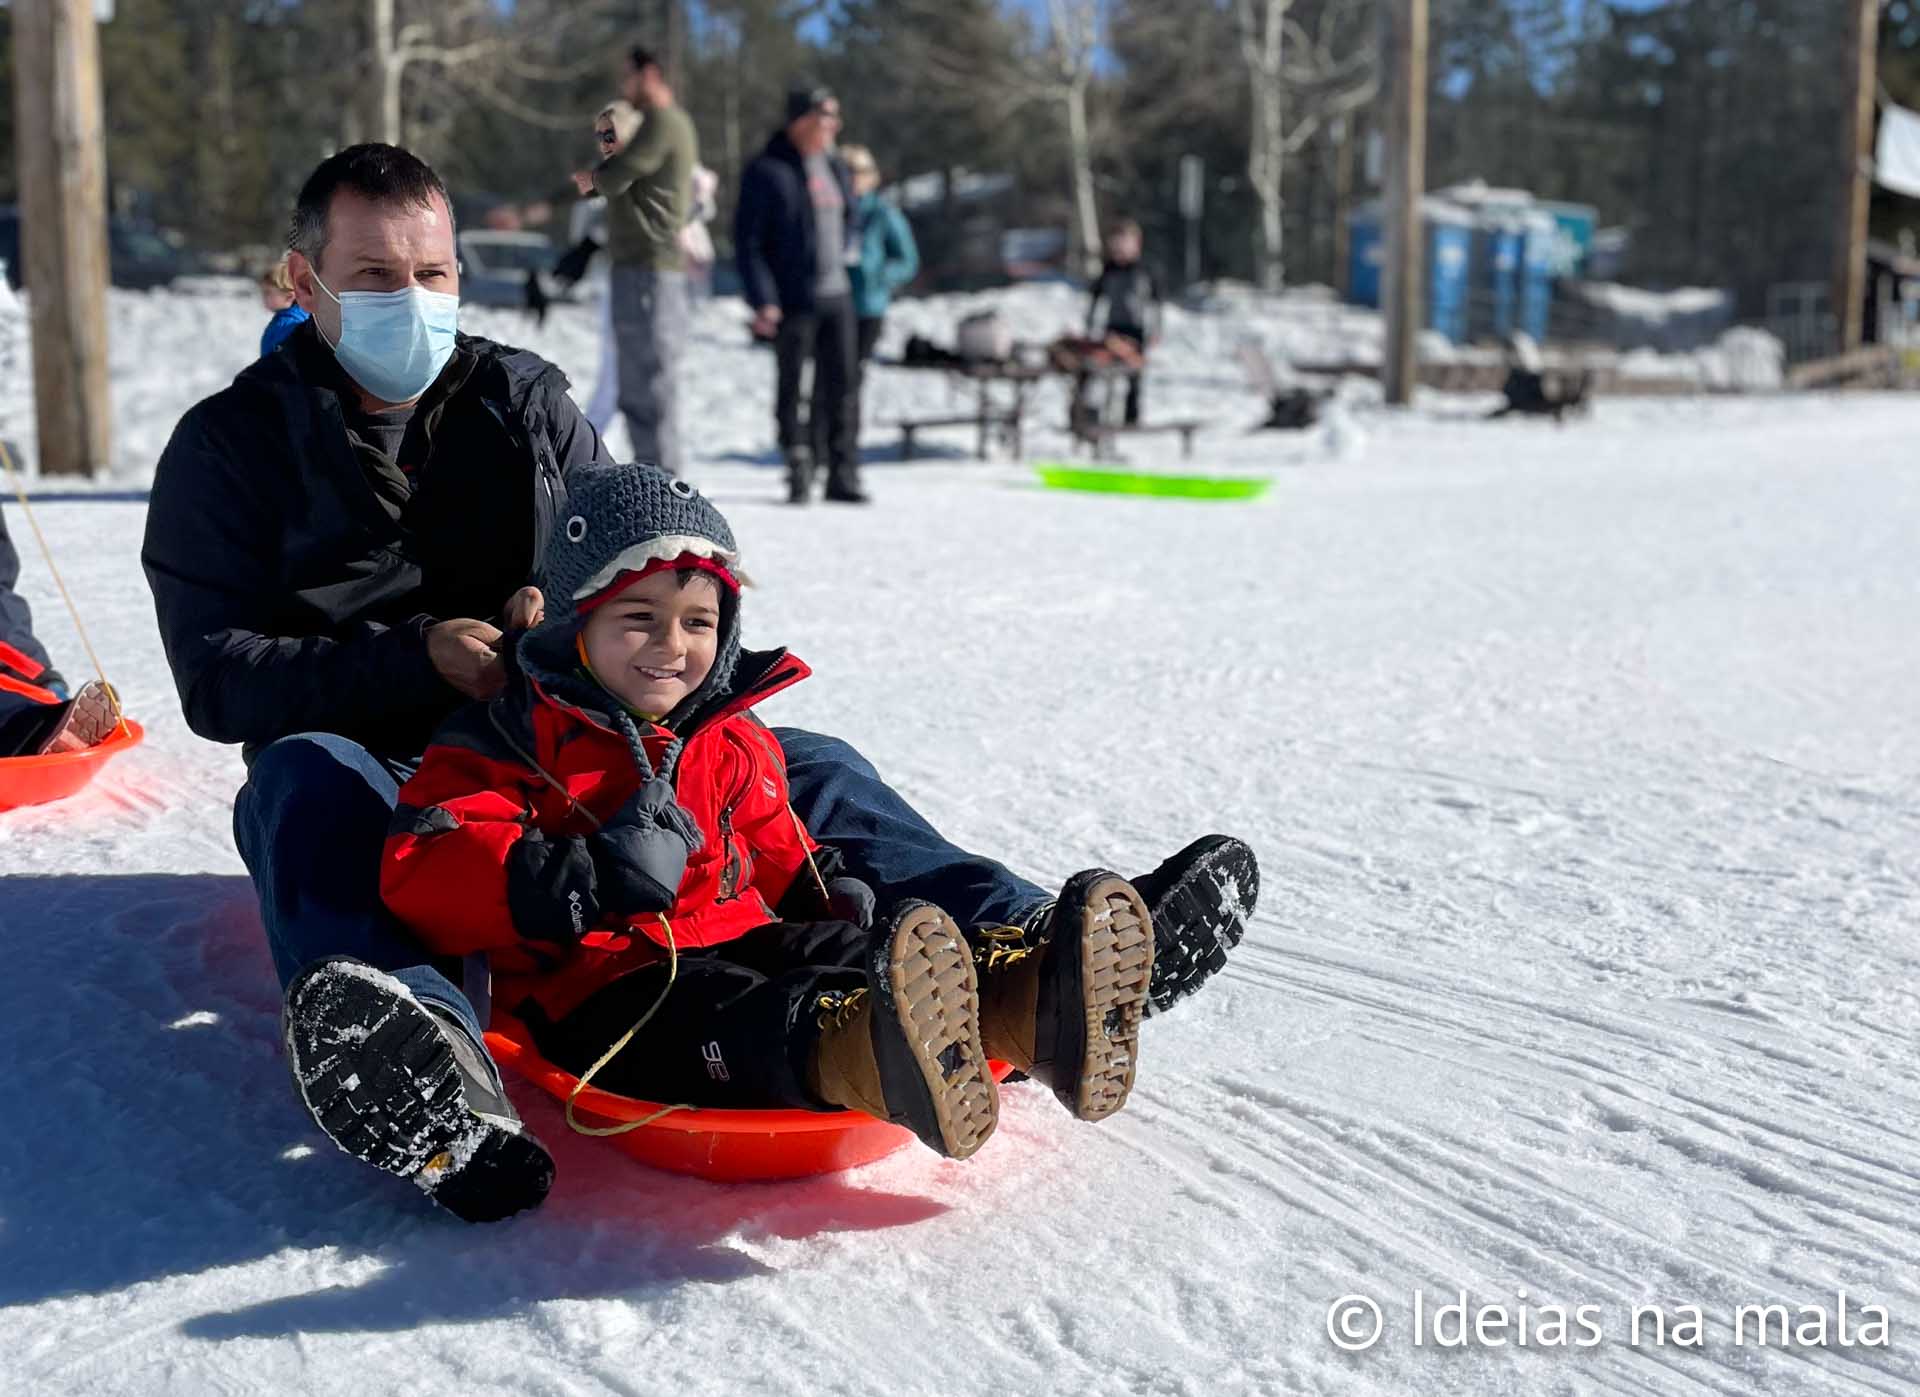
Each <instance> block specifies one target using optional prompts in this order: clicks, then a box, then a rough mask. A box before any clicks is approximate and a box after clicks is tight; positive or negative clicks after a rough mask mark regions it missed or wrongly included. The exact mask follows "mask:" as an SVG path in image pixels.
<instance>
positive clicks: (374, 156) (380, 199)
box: [287, 142, 453, 266]
mask: <svg viewBox="0 0 1920 1397" xmlns="http://www.w3.org/2000/svg"><path fill="white" fill-rule="evenodd" d="M343 189H350V190H352V191H353V192H354V193H355V194H358V195H359V196H360V197H361V198H363V199H367V200H369V201H371V202H373V203H376V204H408V205H413V206H416V207H419V208H428V209H430V208H432V207H433V201H434V199H435V198H436V197H438V198H439V199H440V200H441V201H442V202H444V203H445V204H446V206H447V217H448V218H449V219H451V218H452V217H453V200H452V199H450V198H448V197H447V187H446V185H444V184H442V183H441V182H440V176H438V175H436V174H435V173H434V172H433V168H432V167H431V166H430V165H428V164H427V162H426V161H424V160H422V159H421V158H420V157H419V156H417V155H415V154H414V153H413V152H412V151H407V150H402V149H400V147H399V146H389V145H381V144H379V143H377V142H369V143H368V144H366V145H357V146H348V147H347V148H346V149H345V150H343V151H341V152H340V153H339V154H338V155H330V156H328V157H327V158H326V159H325V160H322V161H321V162H320V168H319V169H317V170H315V171H314V172H313V173H312V174H310V175H308V176H307V182H306V183H305V184H303V185H301V186H300V197H299V199H298V200H296V201H295V202H294V206H293V221H292V223H291V224H289V225H288V228H287V248H288V250H289V251H291V252H297V253H299V254H300V255H301V256H303V257H305V258H306V259H307V260H308V261H309V262H312V263H314V264H315V265H316V266H317V265H318V264H319V262H320V258H321V256H322V255H323V254H324V253H325V252H326V250H327V212H328V210H330V209H331V208H332V207H333V196H334V195H336V194H338V193H339V192H340V191H341V190H343Z"/></svg>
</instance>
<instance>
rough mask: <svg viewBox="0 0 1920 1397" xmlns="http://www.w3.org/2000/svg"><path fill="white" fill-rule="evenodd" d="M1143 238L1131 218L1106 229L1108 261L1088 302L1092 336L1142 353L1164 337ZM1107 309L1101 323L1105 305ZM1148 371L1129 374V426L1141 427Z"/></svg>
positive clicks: (1101, 270)
mask: <svg viewBox="0 0 1920 1397" xmlns="http://www.w3.org/2000/svg"><path fill="white" fill-rule="evenodd" d="M1142 247H1143V238H1142V235H1141V232H1140V225H1139V224H1138V223H1136V222H1134V221H1133V220H1132V219H1131V218H1122V219H1119V220H1116V221H1115V222H1114V223H1113V224H1111V225H1110V226H1109V227H1108V228H1107V261H1106V265H1105V266H1104V267H1102V268H1101V269H1100V278H1099V280H1097V281H1095V282H1094V284H1093V299H1092V300H1091V301H1090V302H1089V303H1088V305H1087V337H1088V338H1089V339H1096V340H1107V339H1111V338H1112V337H1115V336H1118V337H1119V338H1120V339H1122V340H1125V341H1126V342H1127V343H1128V345H1129V346H1130V347H1131V348H1132V349H1133V350H1134V351H1135V352H1136V353H1138V354H1140V355H1141V356H1142V357H1144V356H1145V353H1146V351H1147V350H1148V349H1149V348H1151V347H1152V346H1153V345H1155V344H1157V343H1159V341H1160V291H1159V288H1158V287H1157V286H1155V284H1154V280H1153V273H1151V272H1149V271H1148V270H1147V269H1146V267H1145V266H1143V265H1142V264H1141V261H1140V253H1141V250H1142ZM1102 306H1105V307H1106V317H1105V324H1104V326H1101V324H1100V321H1101V307H1102ZM1143 372H1144V370H1143V369H1135V370H1134V371H1133V372H1132V373H1131V374H1129V375H1128V376H1127V409H1126V413H1127V415H1126V424H1127V425H1128V426H1129V427H1137V426H1139V425H1140V378H1141V374H1142V373H1143Z"/></svg>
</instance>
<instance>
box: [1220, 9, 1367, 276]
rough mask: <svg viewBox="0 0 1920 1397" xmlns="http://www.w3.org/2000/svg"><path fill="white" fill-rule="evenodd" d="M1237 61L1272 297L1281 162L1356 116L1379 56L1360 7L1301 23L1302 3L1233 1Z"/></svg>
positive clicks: (1279, 268) (1258, 271)
mask: <svg viewBox="0 0 1920 1397" xmlns="http://www.w3.org/2000/svg"><path fill="white" fill-rule="evenodd" d="M1235 6H1236V9H1235V14H1236V17H1237V19H1238V21H1239V28H1240V55H1241V58H1242V60H1243V61H1244V62H1245V63H1246V68H1247V82H1248V88H1249V95H1250V97H1251V98H1252V101H1251V104H1250V110H1251V116H1252V120H1251V130H1250V132H1249V139H1248V143H1247V179H1248V182H1249V183H1250V184H1251V185H1252V187H1253V193H1254V197H1255V199H1256V200H1257V201H1258V202H1259V205H1260V221H1259V225H1258V228H1257V230H1256V232H1255V235H1254V274H1255V279H1256V280H1257V281H1258V282H1259V284H1260V285H1261V287H1263V288H1264V289H1266V290H1269V291H1277V290H1279V289H1280V287H1281V286H1282V285H1283V284H1284V283H1285V280H1286V263H1285V259H1284V252H1285V248H1284V246H1283V243H1282V238H1283V233H1282V229H1283V227H1284V224H1283V221H1282V216H1283V214H1284V213H1285V209H1286V204H1285V201H1284V198H1283V191H1282V187H1281V177H1282V172H1283V171H1284V170H1285V168H1286V161H1287V157H1288V156H1290V155H1292V154H1294V153H1295V152H1296V151H1299V150H1301V149H1303V148H1305V146H1306V145H1307V143H1308V142H1309V141H1311V140H1312V139H1313V138H1314V136H1315V135H1317V134H1318V133H1319V131H1320V128H1321V127H1322V126H1323V125H1325V124H1326V123H1328V122H1331V121H1335V120H1338V119H1339V118H1341V117H1344V116H1346V115H1347V114H1349V113H1351V112H1354V111H1358V110H1359V109H1360V108H1361V107H1364V106H1366V105H1367V104H1368V103H1370V102H1371V101H1373V99H1374V96H1375V94H1376V93H1377V92H1378V90H1379V85H1380V75H1379V53H1378V47H1377V43H1376V40H1375V37H1374V31H1373V28H1372V26H1371V25H1368V24H1366V23H1365V22H1364V19H1365V15H1364V13H1363V11H1364V9H1365V8H1366V0H1323V3H1321V4H1320V5H1319V6H1318V7H1317V9H1318V13H1317V14H1313V15H1309V16H1308V19H1309V21H1310V22H1311V23H1312V28H1311V29H1309V28H1308V24H1307V22H1303V21H1302V19H1301V18H1299V16H1300V15H1304V14H1307V11H1308V6H1307V5H1306V4H1305V3H1303V0H1235ZM1289 92H1292V93H1293V94H1294V95H1295V98H1296V101H1295V106H1296V109H1297V112H1298V116H1297V118H1296V120H1295V122H1294V125H1293V129H1292V130H1291V131H1289V130H1288V129H1287V125H1286V117H1287V111H1286V101H1285V99H1286V97H1287V95H1288V94H1289Z"/></svg>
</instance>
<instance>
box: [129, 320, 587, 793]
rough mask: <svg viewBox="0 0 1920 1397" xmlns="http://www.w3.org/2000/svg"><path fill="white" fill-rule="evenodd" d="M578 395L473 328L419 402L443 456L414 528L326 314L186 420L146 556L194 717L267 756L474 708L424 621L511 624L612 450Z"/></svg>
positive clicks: (419, 428) (397, 737) (412, 731)
mask: <svg viewBox="0 0 1920 1397" xmlns="http://www.w3.org/2000/svg"><path fill="white" fill-rule="evenodd" d="M566 389H567V380H566V378H565V377H564V376H563V375H562V374H561V372H560V371H559V370H558V369H557V368H555V367H554V366H553V365H551V364H549V363H548V362H547V361H546V360H544V359H542V358H540V357H539V356H538V355H536V354H533V353H530V352H528V351H525V350H517V349H510V348H508V347H506V346H504V345H499V344H495V343H493V342H492V341H489V340H483V339H476V338H472V337H469V336H465V335H462V336H460V337H459V339H458V342H457V345H456V348H455V351H454V357H453V359H452V360H451V361H450V362H449V364H448V366H447V368H446V370H445V371H444V372H443V373H442V374H441V376H440V378H439V379H438V380H436V382H435V383H434V386H433V387H432V388H430V389H429V390H428V391H427V394H426V396H425V397H423V398H422V399H421V401H420V403H419V405H418V407H417V409H416V411H415V421H414V425H413V431H415V432H417V433H419V434H420V436H421V437H423V438H424V441H425V447H424V450H423V451H422V450H417V449H416V450H411V451H410V453H409V454H410V455H417V456H419V457H420V460H419V464H418V466H417V468H416V469H415V470H414V471H413V472H412V485H413V488H412V492H411V494H410V496H408V497H406V498H405V502H404V504H403V505H401V506H400V507H399V508H398V510H397V512H398V515H399V517H398V518H397V519H396V518H395V517H394V514H395V512H396V511H395V510H394V509H391V508H389V507H388V506H387V505H386V504H383V503H382V500H381V498H380V496H379V495H378V494H377V493H376V491H375V489H374V483H373V481H372V479H371V478H370V476H369V474H368V471H367V468H366V467H365V466H364V465H363V464H362V462H361V459H360V456H359V455H357V454H356V448H355V446H354V445H353V443H352V442H351V441H350V440H349V437H348V432H347V418H346V409H347V407H349V406H350V405H351V402H352V399H351V396H350V395H351V394H352V391H353V390H352V386H351V384H350V383H349V382H348V381H347V380H346V379H345V377H344V376H343V375H342V373H341V371H340V369H339V366H338V364H337V363H336V362H335V360H334V358H333V355H332V353H331V351H329V350H328V349H327V347H326V345H325V343H324V342H322V341H321V340H320V339H319V338H318V336H317V334H316V333H315V332H314V330H313V329H312V326H311V325H310V324H309V325H304V326H302V327H301V328H300V329H299V330H298V331H297V332H295V334H294V335H293V336H292V337H291V338H290V339H289V340H288V342H287V343H286V344H285V345H283V346H282V347H281V348H280V349H278V350H276V351H275V352H274V353H272V354H269V355H267V356H266V357H265V358H262V359H260V360H259V361H257V362H256V363H254V364H253V365H252V366H251V367H250V368H248V369H247V370H246V371H245V372H243V373H242V374H241V375H240V376H239V377H238V378H236V379H235V380H234V381H233V384H232V385H231V386H230V387H228V388H226V389H224V390H222V391H221V392H219V393H216V394H214V395H213V396H212V397H210V398H208V399H206V400H205V401H203V402H201V403H199V404H198V405H197V406H195V407H194V408H193V409H192V410H191V411H190V412H188V413H187V415H186V416H185V417H183V418H182V419H181V420H180V425H179V426H178V427H176V428H175V429H174V433H173V439H172V440H171V441H169V442H168V443H167V449H166V451H165V453H164V454H163V455H162V456H161V458H160V464H159V467H158V469H157V470H156V472H155V474H154V481H153V498H152V502H151V504H150V506H149V509H148V514H147V534H146V543H145V546H144V547H143V548H142V550H141V561H142V563H143V564H144V565H145V568H146V573H147V581H148V584H149V585H150V586H151V587H152V588H153V599H154V607H155V609H156V611H157V612H158V614H159V620H160V638H161V641H162V642H163V644H164V645H165V647H166V652H167V662H168V664H169V665H170V666H171V667H172V669H173V677H174V683H175V684H176V685H177V686H178V688H179V691H180V703H181V706H182V708H183V709H184V710H185V712H186V717H187V723H188V726H190V727H191V728H192V729H193V730H194V731H195V732H196V733H198V734H199V735H200V736H202V737H205V738H209V739H211V740H212V741H215V742H241V743H245V744H246V747H247V752H248V755H249V756H251V754H252V753H253V752H254V751H255V750H257V749H258V748H259V747H260V746H262V745H264V744H265V743H268V742H271V741H273V740H274V739H275V738H279V737H285V736H287V735H288V734H291V733H297V732H333V733H338V734H340V735H341V736H344V737H348V738H351V739H353V740H354V741H356V742H358V743H360V744H362V745H363V746H365V747H367V748H368V749H369V750H371V751H373V752H375V753H378V754H380V755H383V756H394V757H407V756H413V755H417V754H418V753H419V752H420V751H421V750H422V749H423V748H424V747H425V745H426V741H427V738H428V736H429V735H430V734H431V733H432V731H433V729H434V727H435V726H437V725H438V723H439V721H440V720H441V719H442V718H444V717H445V716H446V715H447V714H448V713H449V712H450V711H452V710H453V709H454V708H455V707H457V706H458V705H459V704H460V703H461V702H462V701H463V700H462V698H461V696H460V695H459V694H458V693H457V692H456V691H455V690H454V689H453V688H452V687H451V686H449V685H448V684H447V683H446V682H445V681H444V680H443V679H441V678H440V676H439V674H438V673H437V672H436V671H435V670H434V668H433V665H432V663H431V661H430V660H429V659H428V657H427V645H426V630H427V628H428V627H429V626H431V625H433V624H434V623H435V622H437V621H442V620H450V619H452V618H454V617H461V616H469V617H476V618H479V619H482V620H486V619H492V618H495V617H497V615H498V614H499V612H500V611H501V609H502V607H503V606H504V605H505V603H506V601H507V599H508V597H510V596H511V595H512V594H513V592H514V590H515V589H517V588H518V587H520V586H522V585H523V584H524V583H525V582H526V581H527V580H528V578H529V577H530V576H531V575H532V573H533V569H534V565H535V563H536V562H537V559H538V553H539V549H540V547H541V544H542V542H543V541H544V540H545V538H546V535H547V529H548V527H549V525H550V524H551V522H552V520H553V518H554V515H555V513H556V511H558V510H559V509H560V507H561V506H562V505H563V504H564V503H565V499H566V485H565V478H566V474H567V472H568V471H569V470H571V469H572V467H573V466H575V465H577V464H579V463H580V462H582V461H586V460H592V459H596V458H598V459H605V456H604V454H603V451H602V448H601V445H600V441H599V438H598V437H597V436H596V435H595V433H594V431H593V429H592V428H591V427H590V426H588V425H587V423H586V422H585V420H584V419H583V418H582V417H581V416H580V414H579V412H578V411H577V410H576V409H575V408H574V406H573V404H572V402H571V401H570V400H569V399H568V398H567V393H566ZM410 440H412V438H410ZM409 464H413V463H412V461H409Z"/></svg>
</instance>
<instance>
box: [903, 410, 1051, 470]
mask: <svg viewBox="0 0 1920 1397" xmlns="http://www.w3.org/2000/svg"><path fill="white" fill-rule="evenodd" d="M891 425H892V426H895V427H898V428H899V429H900V459H901V460H903V461H911V460H912V459H913V448H914V440H913V439H914V436H915V435H916V434H917V433H919V432H923V431H929V430H931V429H933V428H935V427H977V428H978V429H979V432H980V436H979V442H978V445H977V448H976V450H975V455H977V456H978V457H979V459H981V460H982V461H984V460H986V459H987V443H988V441H989V439H990V437H991V435H992V434H993V433H994V432H998V433H999V434H1000V437H1001V439H1002V440H1003V441H1005V442H1007V444H1008V445H1009V446H1010V447H1011V448H1012V450H1013V454H1014V455H1015V456H1016V457H1018V456H1019V454H1020V413H1019V411H1018V410H1017V409H1010V408H994V409H991V410H989V411H986V412H969V413H966V414H964V415H963V414H958V413H956V414H955V415H953V416H951V417H911V418H904V419H902V420H901V421H898V422H894V423H892V424H891Z"/></svg>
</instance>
